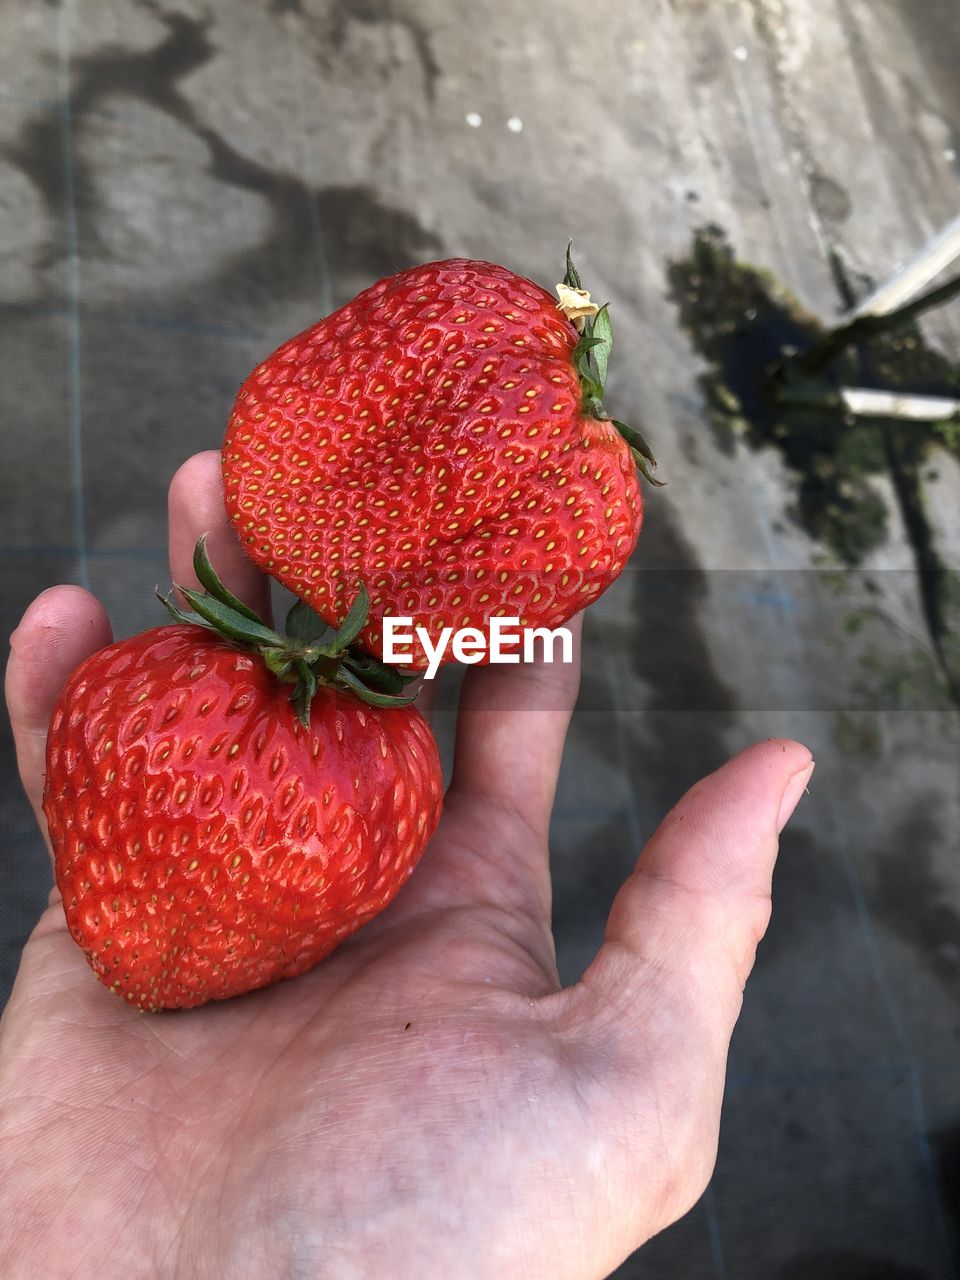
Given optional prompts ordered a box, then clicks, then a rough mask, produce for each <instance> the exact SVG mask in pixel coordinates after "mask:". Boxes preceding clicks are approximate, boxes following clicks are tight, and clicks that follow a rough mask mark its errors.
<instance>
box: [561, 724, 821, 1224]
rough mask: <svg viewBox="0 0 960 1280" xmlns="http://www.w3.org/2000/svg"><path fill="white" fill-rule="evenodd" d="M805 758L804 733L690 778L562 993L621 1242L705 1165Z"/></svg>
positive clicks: (695, 1180)
mask: <svg viewBox="0 0 960 1280" xmlns="http://www.w3.org/2000/svg"><path fill="white" fill-rule="evenodd" d="M812 772H813V760H812V758H811V755H810V752H809V751H808V750H807V749H806V747H803V746H801V745H800V744H799V743H796V742H787V741H769V742H763V743H759V744H758V745H756V746H753V747H749V748H748V749H747V750H746V751H744V752H742V753H741V754H740V755H738V756H737V757H736V758H735V759H733V760H731V761H729V763H727V764H725V765H724V766H723V768H721V769H718V770H717V772H716V773H713V774H711V775H710V777H708V778H705V779H704V780H703V781H702V782H700V783H698V784H697V785H696V786H695V787H694V788H693V789H692V790H691V791H689V792H688V793H687V794H686V795H685V796H684V797H683V799H682V800H681V801H680V803H679V804H678V805H677V806H676V807H675V808H674V809H672V810H671V811H670V813H669V814H668V815H667V817H666V818H665V819H664V821H663V823H662V824H661V825H660V827H659V829H658V830H657V831H656V833H655V834H654V836H653V837H652V839H651V840H650V842H649V843H648V845H647V847H646V848H645V849H644V851H643V854H642V855H641V857H640V860H639V862H638V863H637V866H636V869H635V871H634V872H633V874H632V875H631V876H630V878H629V879H628V880H627V882H626V883H625V884H624V886H623V887H622V889H621V890H620V892H619V893H618V894H617V897H616V899H615V901H614V904H613V908H612V909H611V912H610V918H609V921H608V923H607V930H606V938H605V941H604V944H603V946H602V947H601V948H600V950H599V952H598V953H597V956H596V959H595V960H594V962H593V963H592V964H591V965H590V967H589V969H588V970H587V972H586V973H585V974H584V976H583V978H582V980H581V981H580V983H578V984H577V986H576V987H573V988H571V989H569V990H568V991H564V992H560V993H559V995H558V997H557V999H558V1000H559V1001H560V1008H561V1009H562V1010H563V1011H564V1013H565V1015H566V1018H567V1019H568V1021H567V1023H566V1025H567V1028H568V1030H569V1031H570V1032H572V1038H573V1041H574V1042H575V1044H576V1045H577V1047H578V1050H579V1053H578V1055H577V1060H579V1061H581V1062H585V1064H586V1067H587V1068H588V1070H586V1071H583V1070H582V1071H581V1073H580V1076H581V1079H586V1080H588V1081H593V1082H595V1084H596V1086H598V1087H596V1088H594V1089H593V1090H592V1091H591V1094H590V1098H591V1103H592V1107H593V1114H594V1125H595V1127H596V1131H598V1132H599V1133H600V1134H601V1135H603V1134H606V1135H607V1138H606V1147H605V1160H606V1165H605V1167H607V1168H608V1170H609V1171H611V1172H610V1176H611V1178H620V1179H621V1180H622V1181H623V1182H624V1184H625V1185H629V1186H631V1187H632V1188H634V1190H635V1194H633V1195H632V1196H631V1199H630V1205H631V1206H632V1208H629V1210H628V1211H627V1212H626V1214H625V1222H626V1235H625V1237H624V1238H625V1240H626V1241H627V1244H628V1245H629V1248H631V1249H633V1248H636V1247H637V1245H638V1244H640V1243H642V1242H643V1240H645V1239H647V1238H648V1237H649V1236H650V1235H651V1234H653V1232H654V1231H657V1230H660V1229H662V1228H663V1227H665V1226H666V1225H667V1224H668V1223H670V1222H673V1221H675V1220H676V1219H677V1218H678V1217H680V1215H681V1214H682V1213H685V1212H686V1211H687V1210H688V1209H689V1208H690V1207H691V1205H693V1204H694V1203H695V1201H696V1200H697V1199H698V1197H699V1196H700V1194H701V1193H702V1191H703V1189H704V1187H705V1186H706V1185H707V1182H708V1180H709V1177H710V1173H711V1170H712V1168H713V1162H714V1160H715V1157H716V1149H717V1135H718V1131H719V1121H720V1104H721V1101H722V1098H723V1083H724V1074H725V1068H726V1058H727V1051H728V1049H729V1045H730V1036H731V1034H732V1033H733V1028H734V1024H735V1023H736V1020H737V1016H738V1014H739V1012H740V1005H741V999H742V992H743V986H744V983H745V982H746V980H747V976H748V975H749V972H750V969H751V967H752V965H753V961H754V956H755V954H756V948H757V944H758V942H759V941H760V939H761V938H762V936H763V933H764V931H765V929H766V926H767V922H768V919H769V914H770V883H771V879H772V874H773V865H774V862H775V860H776V855H777V838H778V836H779V834H780V831H781V830H782V829H783V827H784V826H785V824H786V822H787V820H788V818H789V817H790V814H791V813H792V812H793V809H794V807H795V806H796V804H797V802H798V800H799V799H800V796H801V795H802V794H803V790H804V787H805V786H806V784H807V780H808V779H809V777H810V774H811V773H812ZM565 998H566V999H565ZM601 1140H602V1139H601Z"/></svg>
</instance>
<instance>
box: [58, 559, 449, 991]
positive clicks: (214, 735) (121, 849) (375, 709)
mask: <svg viewBox="0 0 960 1280" xmlns="http://www.w3.org/2000/svg"><path fill="white" fill-rule="evenodd" d="M195 565H196V568H197V572H198V577H199V578H200V580H201V582H203V583H204V585H205V586H207V587H208V588H209V589H210V591H211V592H212V594H210V595H207V594H203V595H201V594H200V593H199V592H184V594H185V595H186V596H187V597H188V599H189V600H190V603H191V604H192V605H193V606H194V608H195V609H196V610H197V615H199V616H197V615H192V616H190V617H188V616H187V615H185V614H180V613H179V611H178V610H176V609H175V608H174V607H173V606H171V612H173V613H174V614H175V615H176V616H178V617H179V618H181V619H182V622H183V625H176V626H167V627H159V628H157V629H155V630H153V631H147V632H145V633H144V634H142V635H138V636H134V637H132V638H131V639H129V640H122V641H120V642H119V643H117V644H113V645H110V646H109V647H108V648H106V649H103V650H102V651H101V652H99V653H97V654H95V655H94V656H93V657H91V658H89V659H88V660H87V661H86V662H85V663H83V664H82V666H81V667H79V669H78V670H77V671H76V672H74V674H73V676H72V677H71V678H70V680H69V681H68V683H67V685H66V687H65V688H64V690H63V693H62V695H61V697H60V701H59V703H58V706H57V708H56V711H55V712H54V716H53V719H52V722H51V725H50V732H49V735H48V741H47V776H46V786H45V791H44V811H45V813H46V815H47V820H48V824H49V830H50V839H51V842H52V845H53V851H54V858H55V865H56V878H57V886H58V888H59V890H60V893H61V895H62V898H63V906H64V910H65V912H66V916H67V922H68V925H69V927H70V931H71V933H72V934H73V937H74V938H75V939H76V941H77V942H78V943H79V944H80V945H81V946H82V947H83V949H84V951H85V952H86V954H87V958H88V960H89V961H90V964H91V965H92V967H93V969H94V970H95V972H96V973H97V976H98V977H99V978H100V980H101V981H102V982H104V983H105V984H106V985H107V986H109V987H110V988H112V989H113V990H114V991H116V992H117V993H118V994H119V995H122V996H124V997H125V998H126V999H127V1000H129V1001H131V1003H133V1004H135V1005H137V1006H139V1007H140V1008H141V1009H145V1010H157V1009H161V1008H186V1007H189V1006H192V1005H198V1004H203V1003H204V1002H205V1001H207V1000H214V999H224V998H226V997H228V996H234V995H238V994H241V993H242V992H245V991H250V990H252V989H253V988H255V987H262V986H265V985H266V984H267V983H270V982H275V981H276V980H277V979H279V978H287V977H291V976H293V975H294V974H299V973H303V972H305V971H306V970H307V969H310V968H311V967H312V966H313V965H315V964H316V963H317V961H318V960H321V959H322V958H323V957H324V956H325V955H327V954H328V953H329V952H330V951H332V950H333V949H334V947H336V946H337V944H338V943H339V942H341V941H342V940H343V939H344V938H346V937H347V936H348V935H349V934H351V933H353V932H354V931H355V930H356V929H358V928H359V927H360V926H361V925H362V924H364V923H365V922H366V921H367V920H369V919H371V918H372V917H373V916H374V915H376V914H377V913H378V912H380V911H382V910H383V908H384V907H385V906H386V905H387V903H389V902H390V901H391V899H392V898H393V897H394V896H395V894H396V893H397V891H398V889H399V888H400V886H401V885H402V884H403V882H404V881H405V880H406V879H407V877H408V876H409V875H410V873H411V871H412V870H413V868H414V867H415V866H416V864H417V862H418V860H419V858H420V856H421V854H422V853H423V851H424V848H425V846H426V844H427V841H428V840H429V838H430V836H431V835H432V834H433V830H434V828H435V826H436V824H437V820H438V817H439V812H440V797H441V784H442V778H441V772H440V764H439V760H438V756H437V749H436V744H435V743H434V740H433V736H432V734H431V733H430V730H429V728H428V727H427V725H426V722H425V721H424V720H423V718H422V717H421V716H420V714H419V713H418V712H417V711H416V710H414V708H413V707H411V706H409V705H407V702H408V700H406V699H404V698H402V697H399V696H398V695H399V692H400V689H401V688H402V680H401V679H400V677H398V676H397V674H396V673H395V672H392V671H390V670H388V669H386V668H383V667H382V666H381V665H380V664H378V663H376V662H375V661H374V660H373V659H371V658H369V657H368V656H366V655H356V654H354V653H351V652H349V650H348V646H349V644H350V642H351V640H352V639H353V638H354V637H355V635H356V633H357V631H358V630H359V629H360V627H361V626H362V624H363V621H364V609H365V600H364V599H363V598H362V596H361V599H360V600H359V601H358V602H357V605H356V606H355V608H354V609H353V610H352V611H351V613H350V615H349V616H348V618H347V620H346V622H345V623H344V626H343V628H342V629H341V631H340V633H339V634H335V635H334V636H332V637H329V636H319V633H320V632H321V631H322V630H323V625H322V624H321V623H319V621H318V620H317V619H316V618H313V617H312V616H311V614H310V611H309V610H307V609H306V608H305V607H303V606H302V605H298V606H295V608H294V610H293V611H292V613H291V619H290V620H289V622H288V627H289V628H290V629H291V630H292V632H293V634H292V635H291V636H289V637H287V638H285V637H282V636H280V635H278V634H277V633H275V632H273V631H271V630H270V629H269V628H267V627H265V626H264V625H263V624H262V623H261V622H260V621H259V619H258V618H257V617H256V615H255V614H253V613H252V612H251V611H250V610H249V609H247V608H246V606H245V605H243V604H242V603H241V602H240V601H239V600H237V599H236V598H235V597H233V596H232V595H230V593H229V592H228V591H227V590H226V589H225V588H224V587H223V586H222V585H221V584H219V582H218V581H217V579H216V577H215V575H214V574H213V571H212V569H210V566H209V562H208V561H207V559H206V554H205V551H204V548H203V544H202V542H201V544H200V545H199V546H198V549H197V555H196V559H195ZM198 621H199V622H200V623H201V626H197V625H193V624H194V623H196V622H198ZM204 627H206V628H207V629H203V628H204ZM217 631H220V632H221V633H223V634H217ZM224 635H226V636H229V637H230V638H231V639H232V640H233V641H234V642H235V643H230V642H228V641H227V640H225V639H224ZM291 693H293V699H292V700H291Z"/></svg>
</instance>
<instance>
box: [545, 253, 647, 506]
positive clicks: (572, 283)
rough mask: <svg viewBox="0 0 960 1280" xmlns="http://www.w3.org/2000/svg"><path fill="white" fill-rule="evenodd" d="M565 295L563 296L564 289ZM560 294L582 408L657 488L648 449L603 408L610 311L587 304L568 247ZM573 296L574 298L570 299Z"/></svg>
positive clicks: (632, 429)
mask: <svg viewBox="0 0 960 1280" xmlns="http://www.w3.org/2000/svg"><path fill="white" fill-rule="evenodd" d="M564 289H566V291H567V293H566V294H564V292H563V290H564ZM557 292H558V293H559V294H560V309H561V310H562V311H563V312H564V314H565V315H566V316H567V317H568V319H571V320H572V321H573V323H574V324H575V325H576V327H577V329H578V330H579V333H580V337H579V339H578V341H577V345H576V346H575V347H574V348H573V363H574V366H575V368H576V370H577V374H578V376H579V378H580V386H581V387H582V389H583V400H582V402H581V409H582V411H583V412H584V413H586V414H589V416H590V417H591V418H596V419H598V421H600V422H609V423H610V425H611V426H612V427H615V428H616V429H617V431H619V433H620V435H621V436H623V438H624V440H626V442H627V445H628V447H629V449H630V453H631V456H632V457H633V460H634V462H635V463H636V465H637V470H638V471H639V472H640V474H641V475H642V476H643V478H644V479H645V480H649V482H650V483H651V484H654V485H657V486H660V485H662V484H663V481H662V480H657V479H656V477H655V476H653V475H652V474H651V471H652V469H654V468H655V467H656V465H657V460H656V458H655V457H654V456H653V454H652V453H651V452H650V446H649V445H648V444H647V442H646V440H644V438H643V436H642V435H641V434H640V432H639V431H637V429H636V428H635V427H629V426H627V424H626V423H625V422H620V421H619V420H618V419H617V418H611V417H610V415H609V414H608V413H607V411H606V410H605V409H604V407H603V389H604V386H605V385H606V381H607V364H608V362H609V360H610V350H611V348H612V347H613V326H612V325H611V323H610V309H609V305H608V304H607V303H606V302H605V303H604V304H603V306H602V307H598V306H597V305H596V304H595V303H592V302H591V301H590V294H589V293H588V292H587V291H586V289H584V287H583V282H582V281H581V279H580V273H579V272H578V271H577V268H576V267H575V266H574V265H573V256H572V253H571V245H569V244H568V245H567V272H566V275H565V276H564V277H563V284H562V285H558V286H557ZM571 295H573V296H571Z"/></svg>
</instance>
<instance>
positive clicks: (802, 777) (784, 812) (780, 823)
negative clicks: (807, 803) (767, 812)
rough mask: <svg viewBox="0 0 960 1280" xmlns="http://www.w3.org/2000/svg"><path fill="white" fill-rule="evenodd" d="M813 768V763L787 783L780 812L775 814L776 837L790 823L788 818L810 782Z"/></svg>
mask: <svg viewBox="0 0 960 1280" xmlns="http://www.w3.org/2000/svg"><path fill="white" fill-rule="evenodd" d="M814 768H815V764H814V761H812V760H811V761H810V763H809V764H808V765H807V766H806V768H804V769H801V770H800V772H799V773H795V774H794V775H793V777H792V778H791V779H790V781H789V782H788V783H787V786H786V790H785V791H784V793H783V799H782V800H781V801H780V812H779V813H778V814H777V835H779V834H780V832H781V831H782V830H783V828H784V827H785V826H786V825H787V823H788V822H789V821H790V816H791V814H792V813H793V811H794V809H795V808H796V807H797V805H798V804H799V803H800V797H801V796H802V795H803V793H804V791H805V790H806V787H807V783H808V782H809V781H810V775H811V774H812V773H813V770H814Z"/></svg>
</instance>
